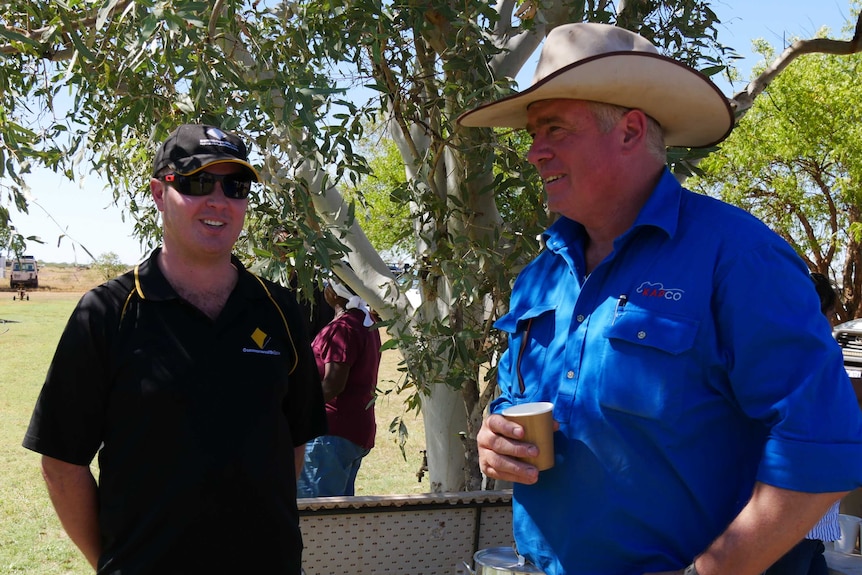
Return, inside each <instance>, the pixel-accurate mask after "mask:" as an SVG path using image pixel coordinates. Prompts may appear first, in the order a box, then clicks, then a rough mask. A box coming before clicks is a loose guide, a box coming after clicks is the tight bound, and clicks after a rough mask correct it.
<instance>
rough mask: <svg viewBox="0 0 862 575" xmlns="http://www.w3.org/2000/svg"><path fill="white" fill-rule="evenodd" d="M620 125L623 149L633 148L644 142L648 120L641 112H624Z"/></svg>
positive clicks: (635, 109) (633, 110) (635, 110)
mask: <svg viewBox="0 0 862 575" xmlns="http://www.w3.org/2000/svg"><path fill="white" fill-rule="evenodd" d="M620 125H621V126H622V130H623V141H622V143H623V146H624V147H626V148H634V147H635V146H637V145H638V144H639V143H643V142H644V141H645V140H646V137H647V130H648V128H649V120H648V119H647V115H646V114H644V113H643V112H642V111H641V110H638V109H637V108H634V109H632V110H629V111H628V112H626V113H625V114H624V115H623V117H622V118H621V120H620Z"/></svg>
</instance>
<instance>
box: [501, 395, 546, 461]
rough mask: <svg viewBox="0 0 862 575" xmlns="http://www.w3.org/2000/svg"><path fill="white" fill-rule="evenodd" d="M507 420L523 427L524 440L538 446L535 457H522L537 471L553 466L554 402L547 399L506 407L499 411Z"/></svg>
mask: <svg viewBox="0 0 862 575" xmlns="http://www.w3.org/2000/svg"><path fill="white" fill-rule="evenodd" d="M501 414H502V416H503V417H505V418H506V419H508V420H509V421H514V422H515V423H517V424H518V425H520V426H521V427H523V428H524V441H525V442H527V443H532V444H534V445H536V446H537V447H538V448H539V455H537V456H536V457H524V458H523V459H522V461H525V462H527V463H529V464H531V465H535V466H536V468H537V469H538V470H539V471H544V470H545V469H550V468H551V467H553V466H554V404H553V403H549V402H547V401H539V402H535V403H522V404H520V405H513V406H512V407H507V408H506V409H504V410H503V411H502V412H501Z"/></svg>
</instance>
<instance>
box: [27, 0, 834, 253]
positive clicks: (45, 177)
mask: <svg viewBox="0 0 862 575" xmlns="http://www.w3.org/2000/svg"><path fill="white" fill-rule="evenodd" d="M713 10H715V12H716V14H718V17H719V19H720V20H721V21H722V24H721V26H720V29H719V39H720V40H721V41H722V42H723V43H724V44H725V45H729V46H732V47H733V48H735V49H736V51H737V52H738V53H739V54H740V55H742V56H744V57H745V58H744V60H741V61H738V62H737V63H736V66H737V68H738V69H739V70H740V72H741V74H742V76H741V77H742V78H745V79H746V80H747V79H748V77H749V75H750V72H751V69H752V67H753V66H754V65H756V64H757V63H758V56H757V55H752V53H751V41H752V40H753V39H755V38H763V39H764V40H766V41H767V42H769V43H770V44H771V45H772V46H773V47H774V48H775V49H776V52H779V51H780V50H781V49H782V48H783V47H784V46H785V45H786V43H787V41H788V40H789V39H790V38H792V37H811V36H813V35H814V34H815V32H816V31H817V30H818V29H819V28H820V27H821V26H828V27H829V28H830V29H831V37H833V38H838V37H841V38H845V37H847V36H846V35H845V34H844V33H843V32H842V28H843V26H844V23H845V22H846V20H847V19H848V17H849V14H850V6H849V0H820V1H817V2H814V1H812V0H716V2H714V4H713ZM529 65H530V64H528V66H529ZM531 75H532V71H530V73H529V75H527V77H528V78H529V77H530V76H531ZM718 84H719V87H720V88H721V89H722V90H723V91H724V93H725V94H726V95H728V96H732V95H733V93H735V92H736V91H739V90H741V89H742V88H743V87H744V86H745V84H744V83H740V84H739V85H736V86H730V85H729V84H727V83H723V82H721V81H718ZM524 87H525V86H524ZM28 182H29V184H30V186H31V188H32V195H33V199H34V200H36V202H37V204H34V205H31V207H30V213H29V214H26V215H25V214H19V213H16V212H15V211H14V207H12V219H13V224H14V225H15V226H16V228H17V229H18V231H19V232H20V233H22V234H23V235H25V236H31V235H34V236H39V237H40V238H42V240H43V241H44V242H45V243H44V244H42V245H40V244H36V243H31V244H30V248H29V249H28V253H29V254H31V255H33V256H35V257H36V258H37V259H39V260H40V261H47V262H67V263H74V262H77V263H81V264H86V263H89V262H90V259H89V257H88V256H87V254H86V252H85V251H84V250H82V249H81V248H80V245H83V246H85V247H86V248H87V250H89V251H90V252H91V253H92V254H93V255H94V256H97V257H98V256H99V255H101V254H104V253H107V252H114V253H115V254H117V255H118V256H119V257H120V260H121V261H123V262H124V263H127V264H133V263H135V262H137V261H140V260H141V259H142V257H144V256H145V255H146V254H145V253H143V252H142V251H141V249H140V246H139V244H138V242H137V240H135V239H133V238H132V237H131V231H132V223H131V221H126V222H123V221H122V212H121V210H120V209H119V208H117V207H114V206H112V205H111V198H112V196H111V193H110V192H109V191H107V190H104V189H103V185H104V184H103V182H102V181H101V180H100V179H99V178H98V177H97V176H95V175H89V176H87V178H86V179H85V180H83V181H82V182H80V183H73V182H69V181H67V180H65V179H63V178H61V177H59V176H56V175H54V174H52V173H50V172H38V173H37V174H35V175H34V176H33V177H31V178H29V179H28ZM60 236H65V237H62V238H60Z"/></svg>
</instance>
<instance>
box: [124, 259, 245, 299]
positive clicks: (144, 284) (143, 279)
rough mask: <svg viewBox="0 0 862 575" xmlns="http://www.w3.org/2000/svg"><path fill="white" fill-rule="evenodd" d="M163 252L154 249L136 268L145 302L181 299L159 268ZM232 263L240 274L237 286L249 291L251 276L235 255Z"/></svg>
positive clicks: (137, 290)
mask: <svg viewBox="0 0 862 575" xmlns="http://www.w3.org/2000/svg"><path fill="white" fill-rule="evenodd" d="M161 251H162V248H156V249H154V250H153V253H152V254H150V257H149V258H147V259H146V260H145V261H143V262H142V263H140V264H138V265H137V266H136V267H135V291H136V292H137V294H138V297H140V298H141V299H143V300H150V301H166V300H170V299H177V298H179V297H180V296H179V294H177V292H176V290H175V289H174V288H173V287H172V286H171V284H170V282H168V279H167V278H166V277H165V274H163V273H162V270H161V268H160V267H159V264H158V257H159V253H161ZM230 261H231V263H232V264H233V265H234V267H236V269H237V272H239V277H238V280H237V286H238V287H241V288H242V289H244V290H246V291H247V290H248V288H247V287H245V286H246V280H247V279H248V275H249V274H248V272H247V271H246V269H245V266H243V265H242V262H240V261H239V258H237V257H236V256H235V255H233V254H231V256H230Z"/></svg>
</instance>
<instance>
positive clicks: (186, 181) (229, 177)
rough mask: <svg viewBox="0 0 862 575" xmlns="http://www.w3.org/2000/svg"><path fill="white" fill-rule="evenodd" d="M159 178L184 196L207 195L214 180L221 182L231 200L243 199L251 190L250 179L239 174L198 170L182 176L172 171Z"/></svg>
mask: <svg viewBox="0 0 862 575" xmlns="http://www.w3.org/2000/svg"><path fill="white" fill-rule="evenodd" d="M160 179H161V180H163V181H165V182H167V183H169V184H170V185H171V186H172V187H173V188H174V189H175V190H176V191H178V192H179V193H181V194H182V195H184V196H208V195H210V194H211V193H213V192H214V191H215V185H216V182H221V189H222V192H224V195H225V197H226V198H231V199H232V200H244V199H246V198H247V197H248V194H249V193H250V192H251V179H249V178H248V177H247V176H243V175H239V174H225V175H223V176H219V175H216V174H210V173H207V172H200V173H198V174H195V175H193V176H183V175H182V174H177V173H176V172H173V173H170V174H165V175H164V176H162V178H160Z"/></svg>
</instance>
